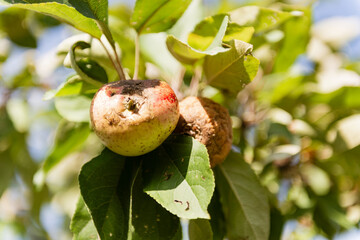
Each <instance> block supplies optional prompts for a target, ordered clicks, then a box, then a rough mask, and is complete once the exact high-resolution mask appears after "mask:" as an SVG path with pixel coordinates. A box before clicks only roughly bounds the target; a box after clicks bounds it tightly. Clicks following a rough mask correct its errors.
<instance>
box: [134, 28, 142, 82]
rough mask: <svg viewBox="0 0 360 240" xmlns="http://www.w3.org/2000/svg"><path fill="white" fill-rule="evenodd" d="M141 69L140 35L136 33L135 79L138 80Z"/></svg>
mask: <svg viewBox="0 0 360 240" xmlns="http://www.w3.org/2000/svg"><path fill="white" fill-rule="evenodd" d="M139 68H140V35H139V34H138V33H136V37H135V65H134V76H133V79H138V77H139Z"/></svg>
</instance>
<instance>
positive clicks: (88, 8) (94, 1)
mask: <svg viewBox="0 0 360 240" xmlns="http://www.w3.org/2000/svg"><path fill="white" fill-rule="evenodd" d="M68 1H69V3H70V4H71V5H72V6H73V7H74V8H75V9H76V10H78V11H79V12H80V13H81V14H82V15H84V16H85V17H88V18H92V19H95V20H99V21H101V22H104V23H106V24H107V22H108V1H107V0H101V1H99V0H68Z"/></svg>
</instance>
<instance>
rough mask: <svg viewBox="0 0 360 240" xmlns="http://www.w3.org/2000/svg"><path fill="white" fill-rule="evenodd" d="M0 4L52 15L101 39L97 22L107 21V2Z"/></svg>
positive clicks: (17, 0) (61, 0)
mask: <svg viewBox="0 0 360 240" xmlns="http://www.w3.org/2000/svg"><path fill="white" fill-rule="evenodd" d="M74 3H75V4H74ZM0 4H3V5H11V6H14V7H17V8H23V9H28V10H33V11H36V12H39V13H44V14H47V15H50V16H52V17H55V18H57V19H59V20H61V21H63V22H66V23H68V24H70V25H72V26H74V27H75V28H77V29H79V30H80V31H83V32H86V33H89V34H90V35H92V36H94V37H96V38H99V39H100V37H101V34H102V32H101V30H100V28H99V26H98V25H97V20H99V21H104V22H106V21H107V1H106V0H105V1H101V4H100V5H99V4H98V1H95V0H83V1H67V0H59V1H57V2H55V1H46V0H45V1H37V0H29V1H26V2H24V1H21V0H15V1H13V0H0ZM72 4H74V5H72ZM105 8H106V9H105ZM105 14H106V15H105ZM104 17H105V19H104Z"/></svg>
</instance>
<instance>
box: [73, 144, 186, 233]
mask: <svg viewBox="0 0 360 240" xmlns="http://www.w3.org/2000/svg"><path fill="white" fill-rule="evenodd" d="M140 161H141V160H140V159H139V158H131V157H123V156H120V155H118V154H115V153H113V152H111V151H110V150H108V149H105V150H104V151H103V152H102V153H101V154H100V155H99V156H98V157H96V158H94V159H92V160H91V161H90V162H88V163H87V164H85V165H84V166H83V168H82V170H81V173H80V176H79V183H80V190H81V194H82V196H83V198H84V200H85V203H86V205H87V207H88V208H89V211H90V214H91V216H92V219H93V221H94V223H95V226H96V229H97V231H98V233H99V236H100V238H101V239H147V238H148V239H174V240H175V239H176V240H177V239H181V230H179V229H180V221H179V219H178V218H177V217H176V216H174V215H172V214H170V213H169V212H167V211H166V210H165V209H163V208H162V207H161V206H160V205H159V204H157V203H156V202H155V201H154V200H153V199H152V198H151V197H149V196H148V195H146V194H145V193H144V192H143V191H142V178H141V163H140Z"/></svg>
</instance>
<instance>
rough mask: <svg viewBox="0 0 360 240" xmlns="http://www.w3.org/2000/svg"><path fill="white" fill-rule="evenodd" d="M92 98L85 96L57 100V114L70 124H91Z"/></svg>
mask: <svg viewBox="0 0 360 240" xmlns="http://www.w3.org/2000/svg"><path fill="white" fill-rule="evenodd" d="M91 100H92V99H91V98H89V97H87V96H84V95H76V96H66V97H58V98H55V108H56V110H57V112H58V113H59V114H60V115H61V116H62V117H63V118H65V119H66V120H68V121H70V122H89V121H90V113H89V112H90V105H91Z"/></svg>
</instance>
